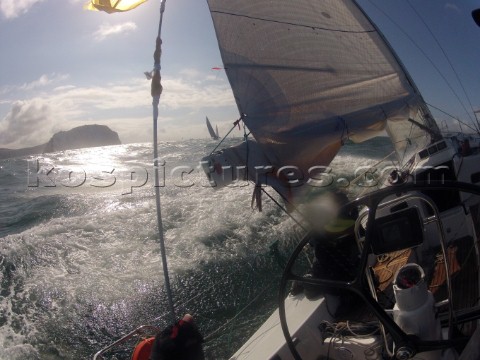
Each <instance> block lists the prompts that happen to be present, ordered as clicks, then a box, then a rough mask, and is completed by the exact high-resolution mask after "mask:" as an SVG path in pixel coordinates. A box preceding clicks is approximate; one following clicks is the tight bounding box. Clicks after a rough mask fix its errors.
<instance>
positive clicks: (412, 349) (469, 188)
mask: <svg viewBox="0 0 480 360" xmlns="http://www.w3.org/2000/svg"><path fill="white" fill-rule="evenodd" d="M422 190H429V191H430V190H437V191H445V190H455V191H461V192H466V193H470V194H474V195H478V196H480V186H477V185H472V184H469V183H463V182H454V181H444V182H442V183H438V184H437V183H430V184H429V183H426V182H421V183H420V182H417V183H416V184H413V183H407V184H402V185H398V186H391V187H387V188H383V189H380V190H377V191H374V192H372V193H370V194H368V195H366V196H363V197H360V198H358V199H355V200H353V201H351V202H349V203H348V204H346V205H345V206H344V207H343V208H344V209H349V208H353V207H358V206H362V205H365V206H367V207H368V208H369V214H368V222H367V227H366V234H365V242H364V246H363V250H362V253H361V257H360V265H359V266H358V271H357V273H356V274H355V276H354V278H353V280H351V281H337V280H326V279H316V278H312V277H308V278H306V277H301V276H298V275H295V274H294V273H293V272H292V268H293V265H294V264H295V262H296V260H297V258H298V256H299V254H300V253H301V251H302V250H303V248H304V247H305V246H306V245H307V243H308V242H309V240H310V236H309V235H310V234H307V236H305V237H304V239H303V240H302V241H301V242H300V243H299V244H298V245H297V247H296V248H295V250H294V251H293V253H292V255H291V256H290V258H289V260H288V262H287V264H286V266H285V269H284V271H283V275H282V278H281V281H280V291H279V298H278V304H279V305H278V308H279V313H280V325H281V327H282V331H283V335H284V337H285V341H286V343H287V345H288V347H289V349H290V352H291V353H292V355H293V357H294V358H295V360H302V358H301V357H300V355H299V353H298V351H297V350H296V348H295V344H294V342H293V340H292V336H291V335H290V332H289V330H288V326H287V321H286V313H285V295H286V293H287V291H286V289H287V282H288V281H296V282H298V283H303V284H309V285H314V286H321V287H322V288H330V289H342V290H348V291H351V292H353V293H355V294H357V295H358V296H359V297H360V298H361V299H362V300H363V301H364V303H365V304H366V305H367V306H368V308H369V309H370V310H371V311H372V312H373V313H374V314H375V316H376V317H377V318H378V319H379V321H380V322H381V323H382V324H383V326H384V328H385V329H386V330H387V331H388V333H389V334H390V336H391V337H392V339H393V341H394V342H395V356H396V358H397V359H399V360H406V359H409V358H411V357H413V356H414V355H415V354H417V353H420V352H424V351H433V350H442V349H447V348H450V347H453V346H456V345H458V344H459V343H464V342H465V341H466V340H467V341H468V339H459V340H438V341H425V340H420V339H419V338H418V337H416V336H413V335H408V334H406V333H405V332H404V331H403V330H402V329H401V328H400V327H399V326H398V325H397V324H396V323H395V322H394V321H393V319H392V317H391V316H390V315H388V314H387V313H386V312H385V310H384V309H383V308H382V307H381V306H380V305H379V304H378V302H377V301H376V300H375V299H374V298H373V296H372V295H371V294H370V291H369V290H368V286H366V285H367V284H366V278H365V269H367V260H368V254H369V249H370V247H371V243H372V233H373V230H374V229H373V227H374V220H375V214H376V211H377V207H378V205H379V204H380V202H381V201H382V200H383V199H385V198H386V197H388V196H392V195H397V196H400V195H402V194H405V193H408V192H411V191H422Z"/></svg>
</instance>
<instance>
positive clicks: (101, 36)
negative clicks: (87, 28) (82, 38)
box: [93, 21, 137, 41]
mask: <svg viewBox="0 0 480 360" xmlns="http://www.w3.org/2000/svg"><path fill="white" fill-rule="evenodd" d="M136 29H137V25H136V24H135V23H134V22H132V21H128V22H125V23H123V24H117V25H110V24H102V25H100V27H99V28H98V30H97V31H95V32H94V33H93V37H94V39H95V40H96V41H103V40H105V39H106V38H107V37H109V36H112V35H119V34H122V33H128V32H132V31H135V30H136Z"/></svg>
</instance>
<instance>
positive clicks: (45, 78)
mask: <svg viewBox="0 0 480 360" xmlns="http://www.w3.org/2000/svg"><path fill="white" fill-rule="evenodd" d="M68 78H69V76H68V75H65V74H55V73H53V74H50V75H45V74H44V75H42V76H40V77H39V78H38V79H37V80H34V81H32V82H30V83H26V84H23V85H22V86H20V88H19V89H20V90H34V89H38V88H42V87H45V86H48V85H51V84H54V83H57V82H62V81H65V80H67V79H68Z"/></svg>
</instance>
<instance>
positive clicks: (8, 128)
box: [0, 99, 53, 147]
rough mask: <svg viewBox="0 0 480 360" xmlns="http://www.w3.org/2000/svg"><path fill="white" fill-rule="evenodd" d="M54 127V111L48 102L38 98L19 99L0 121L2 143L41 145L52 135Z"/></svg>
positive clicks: (8, 144)
mask: <svg viewBox="0 0 480 360" xmlns="http://www.w3.org/2000/svg"><path fill="white" fill-rule="evenodd" d="M52 128H53V112H52V109H51V108H50V106H49V105H48V104H47V103H45V102H43V101H39V100H38V99H34V100H32V101H17V102H15V103H14V104H13V105H12V108H11V110H10V112H9V113H8V114H7V116H6V117H5V118H4V119H3V120H1V121H0V144H2V147H3V146H5V147H28V146H31V145H40V144H41V143H42V142H46V141H47V140H48V138H49V136H51V133H52Z"/></svg>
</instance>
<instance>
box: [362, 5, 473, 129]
mask: <svg viewBox="0 0 480 360" xmlns="http://www.w3.org/2000/svg"><path fill="white" fill-rule="evenodd" d="M367 1H368V2H369V3H370V4H371V5H372V6H373V7H375V8H376V9H377V10H378V11H379V12H381V13H382V14H383V15H384V16H385V17H386V18H387V19H388V20H390V22H391V23H392V24H394V25H395V26H396V27H397V28H398V29H399V30H400V32H401V33H402V34H403V35H404V36H406V37H407V38H408V39H409V40H410V41H411V43H412V44H413V45H414V46H415V47H416V48H417V49H418V50H419V51H420V52H421V53H422V55H423V56H424V57H425V59H426V60H428V62H429V63H430V65H432V67H433V68H434V69H435V70H436V71H437V73H438V74H439V75H440V77H441V78H442V79H443V81H444V82H445V84H446V85H447V87H448V88H449V89H450V91H451V92H452V93H453V95H454V96H455V97H456V98H457V100H458V102H459V103H460V105H461V106H462V107H463V109H464V110H465V113H466V114H467V115H468V117H469V118H470V120H471V121H472V123H473V124H475V122H474V121H473V119H472V116H471V114H470V112H469V111H468V110H467V108H466V107H465V104H464V103H463V101H462V100H461V99H460V97H459V96H458V94H457V92H456V91H455V90H454V89H453V87H452V85H451V84H450V82H449V81H448V80H447V78H446V77H445V75H443V74H442V72H441V71H440V69H439V68H438V66H437V65H435V63H434V62H433V60H432V59H431V58H430V57H429V56H428V54H427V53H426V52H425V51H424V50H423V49H422V48H421V47H420V46H419V45H418V44H417V43H416V41H415V40H414V39H413V38H412V37H411V36H410V35H409V34H408V33H407V32H406V31H405V30H403V28H402V27H401V26H400V25H399V24H398V23H397V22H396V21H395V20H393V19H392V17H391V16H389V15H388V14H387V13H386V12H385V11H383V10H382V9H381V8H379V7H378V6H377V5H376V4H375V3H374V2H373V1H372V0H367ZM475 131H476V132H477V133H479V134H480V129H476V130H475Z"/></svg>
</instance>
